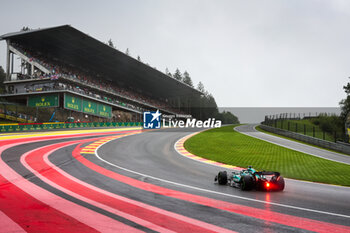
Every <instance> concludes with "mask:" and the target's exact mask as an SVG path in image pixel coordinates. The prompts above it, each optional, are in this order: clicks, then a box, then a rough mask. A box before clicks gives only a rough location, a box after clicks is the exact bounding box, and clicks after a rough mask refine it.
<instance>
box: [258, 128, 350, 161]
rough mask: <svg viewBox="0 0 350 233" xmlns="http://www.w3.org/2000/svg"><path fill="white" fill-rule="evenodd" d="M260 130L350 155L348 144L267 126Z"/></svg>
mask: <svg viewBox="0 0 350 233" xmlns="http://www.w3.org/2000/svg"><path fill="white" fill-rule="evenodd" d="M260 128H262V129H263V130H266V131H268V132H271V133H275V134H279V135H282V136H286V137H289V138H293V139H297V140H300V141H303V142H307V143H310V144H313V145H316V146H320V147H323V148H326V149H331V150H335V151H339V152H342V153H345V154H350V145H349V144H347V143H341V142H337V143H335V142H329V141H325V140H322V139H318V138H314V137H310V136H307V135H303V134H299V133H295V132H291V131H288V130H284V129H278V128H274V127H271V126H267V125H260Z"/></svg>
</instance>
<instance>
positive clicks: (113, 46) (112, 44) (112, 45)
mask: <svg viewBox="0 0 350 233" xmlns="http://www.w3.org/2000/svg"><path fill="white" fill-rule="evenodd" d="M107 45H108V46H110V47H112V48H114V49H115V45H114V43H113V41H112V39H109V40H108V42H107Z"/></svg>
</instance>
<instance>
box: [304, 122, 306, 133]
mask: <svg viewBox="0 0 350 233" xmlns="http://www.w3.org/2000/svg"><path fill="white" fill-rule="evenodd" d="M304 135H306V125H305V124H304Z"/></svg>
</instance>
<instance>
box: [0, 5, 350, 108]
mask: <svg viewBox="0 0 350 233" xmlns="http://www.w3.org/2000/svg"><path fill="white" fill-rule="evenodd" d="M0 4H1V7H0V25H1V27H0V34H1V35H2V34H5V33H8V32H13V31H18V30H19V29H21V28H22V27H23V26H28V27H30V28H39V27H40V28H45V27H51V26H58V25H62V24H70V25H71V26H73V27H75V28H77V29H79V30H81V31H83V32H85V33H87V34H89V35H90V36H92V37H95V38H97V39H98V40H101V41H103V42H106V41H108V40H109V39H110V38H111V39H112V40H113V42H114V43H115V45H116V47H117V49H118V50H121V51H123V52H125V50H126V48H129V50H130V54H131V56H133V57H135V58H136V57H137V56H138V55H139V56H140V57H141V60H142V61H144V62H146V63H149V64H150V65H151V66H152V67H157V69H158V70H161V71H163V72H164V70H165V68H166V67H168V68H169V70H170V71H171V72H172V73H173V72H174V71H175V69H176V68H177V67H178V68H179V69H180V70H181V71H182V72H184V71H185V70H187V71H188V72H189V74H190V75H191V77H192V79H193V81H194V83H195V84H196V85H197V83H198V82H199V81H202V82H203V83H204V86H205V88H206V90H208V91H209V92H211V93H212V94H213V95H214V97H215V99H216V101H217V104H218V106H220V107H311V106H312V107H337V106H338V102H339V101H340V100H341V99H342V98H344V97H345V93H344V91H343V89H342V86H343V85H345V84H346V83H347V82H348V81H349V80H348V77H349V76H350V27H349V23H350V1H347V0H323V1H322V0H315V1H313V0H293V1H290V0H273V1H272V0H271V1H268V0H264V1H261V0H257V1H247V0H242V1H234V0H228V1H204V0H198V1H191V0H176V1H175V0H174V1H167V0H142V1H141V0H140V1H136V0H130V1H90V0H89V1H87V0H84V1H63V0H60V1H35V0H34V1H33V0H32V1H27V0H23V1H18V0H11V1H10V0H9V1H1V3H0ZM0 44H1V45H0V65H1V66H3V67H4V66H5V58H6V54H5V42H4V41H2V42H1V43H0Z"/></svg>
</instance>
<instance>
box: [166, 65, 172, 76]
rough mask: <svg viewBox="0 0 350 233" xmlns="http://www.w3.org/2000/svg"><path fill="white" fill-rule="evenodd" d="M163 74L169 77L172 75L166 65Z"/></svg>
mask: <svg viewBox="0 0 350 233" xmlns="http://www.w3.org/2000/svg"><path fill="white" fill-rule="evenodd" d="M165 74H166V75H168V76H170V77H173V75H172V74H171V73H170V72H169V69H168V67H167V68H165Z"/></svg>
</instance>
